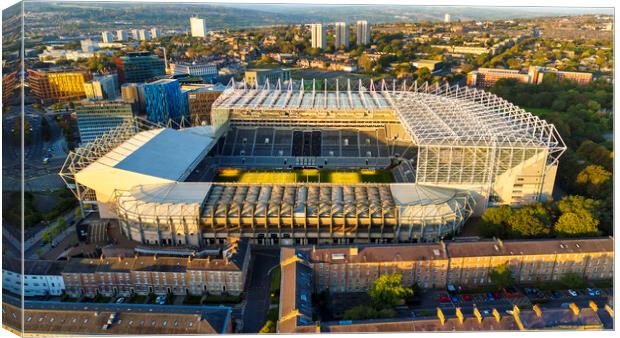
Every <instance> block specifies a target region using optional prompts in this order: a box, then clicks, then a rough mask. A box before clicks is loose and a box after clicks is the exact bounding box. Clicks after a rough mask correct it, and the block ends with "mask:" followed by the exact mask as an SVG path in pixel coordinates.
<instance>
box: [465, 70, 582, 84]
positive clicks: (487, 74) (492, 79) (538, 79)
mask: <svg viewBox="0 0 620 338" xmlns="http://www.w3.org/2000/svg"><path fill="white" fill-rule="evenodd" d="M545 74H553V75H554V76H555V77H556V78H557V79H558V80H570V81H574V82H576V83H577V84H579V85H587V84H590V83H592V73H582V72H565V71H558V70H555V69H551V68H546V67H538V66H530V67H529V68H528V70H527V73H525V72H522V71H520V70H514V69H500V68H479V69H478V70H475V71H471V72H469V73H468V74H467V85H468V86H471V87H481V88H486V87H490V86H492V85H494V84H495V83H496V82H497V81H499V80H501V79H515V80H516V81H519V82H522V83H529V84H540V83H542V81H543V78H544V76H545Z"/></svg>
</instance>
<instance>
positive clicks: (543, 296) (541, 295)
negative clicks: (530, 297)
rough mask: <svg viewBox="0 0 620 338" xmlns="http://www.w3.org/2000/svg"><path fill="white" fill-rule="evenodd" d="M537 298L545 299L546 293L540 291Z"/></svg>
mask: <svg viewBox="0 0 620 338" xmlns="http://www.w3.org/2000/svg"><path fill="white" fill-rule="evenodd" d="M536 297H538V298H545V293H544V292H542V291H540V290H538V291H537V292H536Z"/></svg>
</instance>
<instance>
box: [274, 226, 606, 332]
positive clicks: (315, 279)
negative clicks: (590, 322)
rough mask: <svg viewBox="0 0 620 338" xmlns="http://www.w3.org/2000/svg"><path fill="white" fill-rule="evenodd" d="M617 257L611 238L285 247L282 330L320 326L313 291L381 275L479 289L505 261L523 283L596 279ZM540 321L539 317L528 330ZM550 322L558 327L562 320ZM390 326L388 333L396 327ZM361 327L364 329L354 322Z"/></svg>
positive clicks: (341, 289)
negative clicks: (572, 275) (571, 275)
mask: <svg viewBox="0 0 620 338" xmlns="http://www.w3.org/2000/svg"><path fill="white" fill-rule="evenodd" d="M613 260H614V245H613V238H611V237H608V238H583V239H566V240H559V239H553V240H514V241H500V240H496V241H493V240H486V241H473V242H458V241H453V242H452V241H450V242H440V243H433V244H406V245H358V246H350V247H343V246H334V247H329V246H327V247H325V246H321V247H315V246H312V247H303V248H301V247H298V248H282V249H281V254H280V267H281V281H280V285H281V289H280V307H279V308H280V313H279V320H278V332H279V333H293V332H300V331H299V330H301V332H305V331H304V330H306V329H309V328H310V329H312V330H314V329H315V328H316V326H317V325H318V323H316V322H314V321H313V320H312V304H311V295H312V294H314V293H318V292H321V291H328V292H329V293H352V292H367V291H368V289H369V288H370V287H371V285H372V283H373V282H374V281H375V280H376V279H377V278H379V277H380V276H381V275H383V274H393V273H398V274H400V275H401V276H402V284H403V286H407V287H409V286H412V285H414V284H417V285H418V286H419V287H421V288H445V287H447V285H448V284H452V285H454V286H463V287H464V288H477V287H486V286H489V285H491V281H490V278H489V272H490V271H492V270H493V268H495V267H497V266H499V265H502V264H506V265H507V266H508V268H509V269H510V271H511V272H512V275H513V278H514V279H515V280H516V281H517V282H518V283H521V284H527V283H531V284H533V283H536V282H543V283H544V282H554V281H557V280H559V279H560V278H561V277H562V276H563V275H564V274H566V273H569V272H570V273H577V274H580V275H582V276H584V278H585V279H586V280H593V281H596V280H611V279H612V278H613ZM517 309H518V308H517ZM457 317H458V315H457ZM461 319H462V318H461ZM395 321H397V320H395ZM523 322H524V323H525V322H526V321H523ZM528 323H531V321H528ZM343 324H344V325H350V324H352V323H340V325H343ZM441 324H444V323H441ZM461 324H462V321H461ZM540 325H541V323H540V322H538V323H537V324H536V325H532V326H530V327H529V328H532V329H535V328H540V327H541V326H540ZM547 325H548V326H549V327H553V326H554V325H557V322H556V323H549V324H547ZM598 325H600V322H598ZM330 326H331V327H332V329H333V326H332V325H330ZM515 326H518V325H515ZM345 327H346V326H345ZM387 327H389V326H387ZM387 327H386V331H390V330H389V329H387ZM518 327H519V328H520V326H518ZM526 327H527V326H526ZM543 327H544V326H543ZM599 328H600V327H599ZM356 329H357V330H359V332H365V331H366V330H364V329H363V327H356V328H353V327H351V330H356ZM515 329H516V328H515ZM394 331H413V329H412V328H409V329H401V330H394ZM313 332H314V331H313ZM338 332H344V331H340V330H338ZM350 332H354V331H350Z"/></svg>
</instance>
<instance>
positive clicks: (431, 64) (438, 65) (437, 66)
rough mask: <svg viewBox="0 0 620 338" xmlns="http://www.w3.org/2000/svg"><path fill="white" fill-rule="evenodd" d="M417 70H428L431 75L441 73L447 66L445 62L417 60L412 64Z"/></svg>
mask: <svg viewBox="0 0 620 338" xmlns="http://www.w3.org/2000/svg"><path fill="white" fill-rule="evenodd" d="M411 64H412V65H413V66H414V67H416V68H418V69H419V68H426V69H428V70H429V71H430V72H431V73H436V72H439V71H441V70H442V69H443V67H444V66H445V64H444V62H443V61H437V60H416V61H413V62H412V63H411Z"/></svg>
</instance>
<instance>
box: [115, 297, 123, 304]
mask: <svg viewBox="0 0 620 338" xmlns="http://www.w3.org/2000/svg"><path fill="white" fill-rule="evenodd" d="M124 302H125V298H123V297H121V298H119V299H117V300H116V304H121V303H124Z"/></svg>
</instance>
